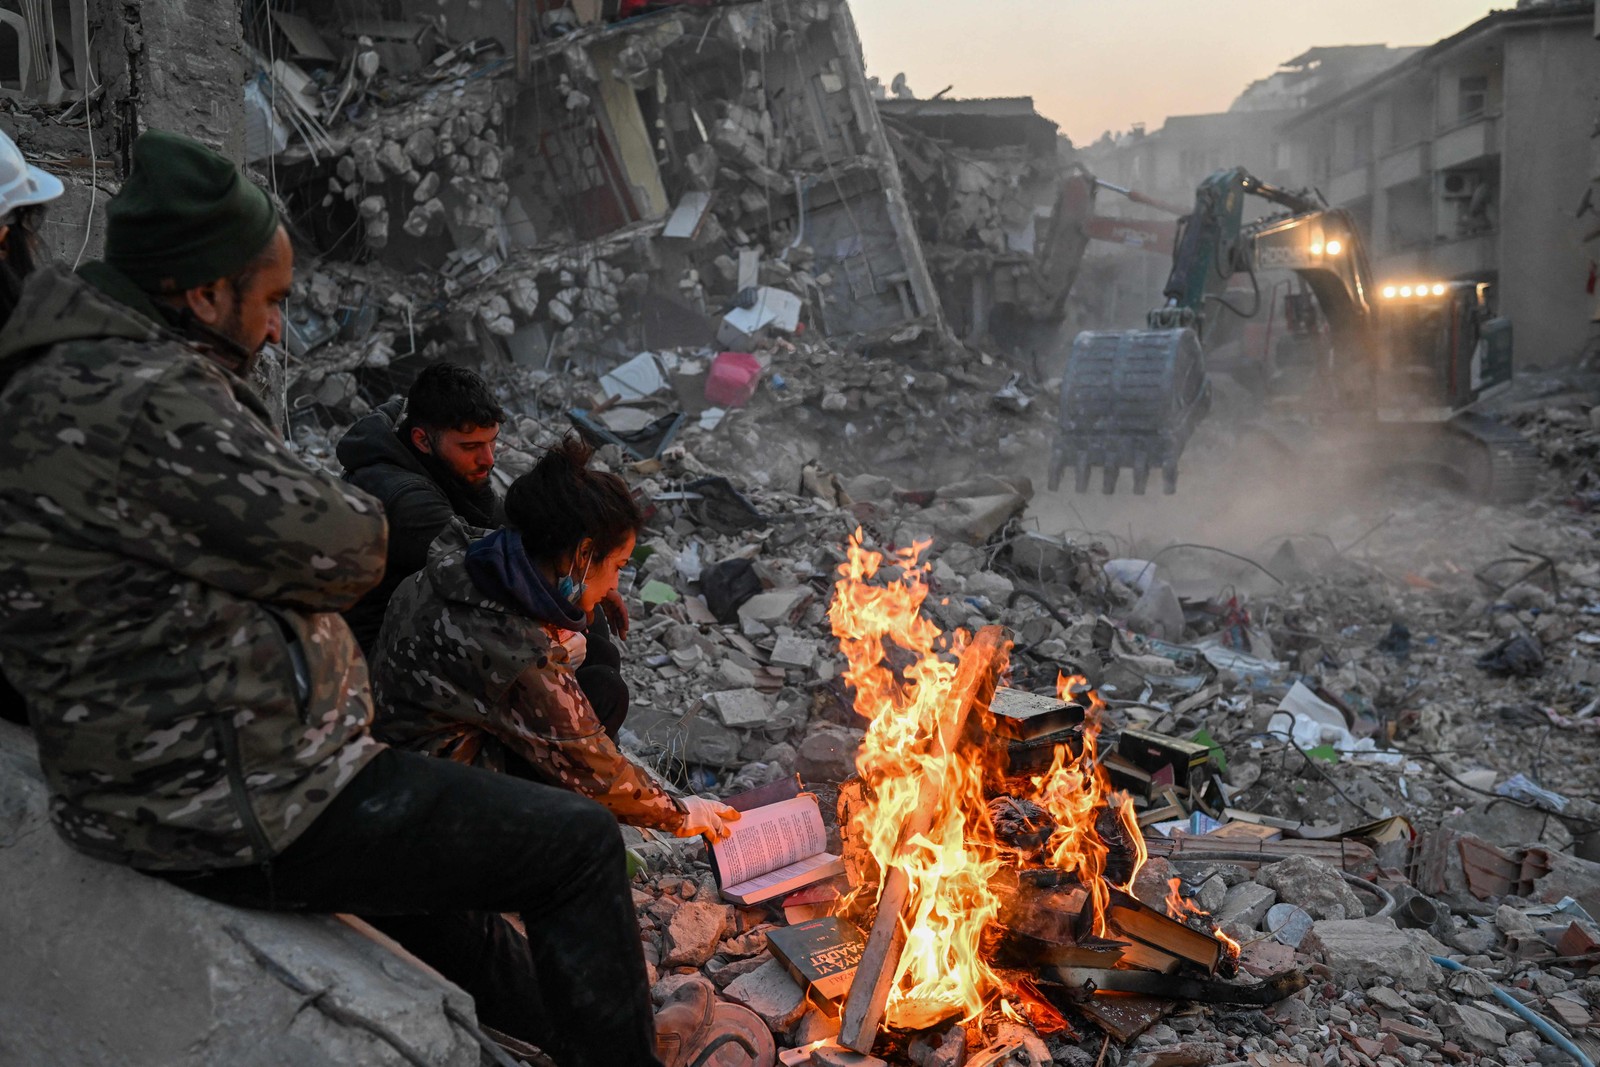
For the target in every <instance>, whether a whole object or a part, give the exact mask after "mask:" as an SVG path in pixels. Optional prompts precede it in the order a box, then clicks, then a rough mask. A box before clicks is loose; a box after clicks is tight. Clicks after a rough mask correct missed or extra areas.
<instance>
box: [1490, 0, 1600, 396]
mask: <svg viewBox="0 0 1600 1067" xmlns="http://www.w3.org/2000/svg"><path fill="white" fill-rule="evenodd" d="M1505 54H1506V69H1505V120H1504V130H1505V146H1504V153H1503V155H1502V159H1501V185H1500V228H1499V229H1500V286H1501V288H1500V296H1501V307H1502V309H1503V310H1504V312H1505V313H1506V314H1507V315H1508V316H1509V317H1510V318H1511V320H1512V323H1513V324H1514V327H1515V330H1516V358H1517V362H1518V365H1519V366H1522V367H1533V366H1552V365H1560V364H1563V363H1570V362H1572V361H1573V360H1575V359H1577V358H1578V357H1579V356H1580V354H1581V352H1582V349H1583V345H1584V342H1585V341H1586V339H1587V338H1588V337H1589V336H1590V335H1591V329H1592V327H1591V324H1590V314H1591V313H1592V310H1593V307H1594V303H1593V299H1592V298H1591V297H1590V296H1589V294H1588V293H1587V291H1586V285H1585V283H1586V281H1587V279H1588V273H1589V263H1590V259H1591V257H1592V256H1593V254H1594V249H1593V246H1592V245H1585V244H1583V242H1582V236H1583V233H1584V232H1585V230H1586V229H1588V228H1589V225H1588V224H1587V223H1586V221H1585V220H1584V219H1579V218H1576V217H1575V212H1576V211H1577V209H1578V204H1579V202H1580V201H1581V200H1582V198H1583V193H1584V187H1585V185H1586V184H1587V181H1588V176H1589V172H1590V146H1589V139H1588V137H1587V136H1586V134H1587V133H1588V132H1589V130H1590V128H1591V126H1592V125H1593V122H1594V117H1595V101H1596V98H1597V94H1600V41H1596V40H1595V39H1594V37H1593V36H1591V35H1590V33H1589V26H1588V25H1587V20H1586V19H1583V20H1567V21H1565V22H1562V23H1558V24H1555V25H1552V26H1547V27H1544V28H1540V29H1526V30H1514V31H1512V32H1511V33H1509V34H1507V36H1506V49H1505Z"/></svg>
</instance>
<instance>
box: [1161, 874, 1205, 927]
mask: <svg viewBox="0 0 1600 1067" xmlns="http://www.w3.org/2000/svg"><path fill="white" fill-rule="evenodd" d="M1182 887H1183V881H1182V880H1181V879H1178V878H1168V879H1167V899H1166V901H1165V903H1166V905H1167V915H1168V917H1170V918H1173V919H1177V920H1178V921H1179V922H1183V921H1184V920H1185V919H1187V918H1189V916H1191V915H1204V914H1205V912H1203V911H1201V910H1200V905H1198V904H1196V903H1195V902H1194V901H1192V900H1189V899H1187V898H1185V897H1184V895H1183V893H1182Z"/></svg>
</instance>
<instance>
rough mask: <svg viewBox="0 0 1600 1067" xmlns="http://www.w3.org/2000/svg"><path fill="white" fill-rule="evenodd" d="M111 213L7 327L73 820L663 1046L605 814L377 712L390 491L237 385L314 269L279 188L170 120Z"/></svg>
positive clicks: (639, 1047) (14, 429) (562, 1025)
mask: <svg viewBox="0 0 1600 1067" xmlns="http://www.w3.org/2000/svg"><path fill="white" fill-rule="evenodd" d="M106 218H107V229H106V255H105V261H104V262H102V263H95V264H90V265H89V266H86V267H85V268H84V269H83V270H82V271H81V272H80V273H79V274H76V275H75V274H73V273H71V272H69V271H67V270H65V269H63V268H60V267H53V268H50V269H47V270H43V271H37V272H35V273H34V274H33V275H32V276H30V277H29V279H28V280H27V282H26V285H25V286H24V288H23V291H22V295H21V299H20V301H19V303H18V306H17V309H16V311H15V313H14V314H13V315H12V317H11V319H10V320H9V321H8V322H7V323H6V324H5V326H4V327H3V328H0V669H3V671H4V674H5V676H6V677H8V678H10V679H11V680H12V681H13V682H15V683H16V685H17V687H18V688H19V689H20V690H22V691H23V693H24V694H26V696H27V701H28V710H29V716H30V719H31V722H32V725H33V728H34V731H35V733H36V735H37V737H38V742H39V759H40V763H41V764H42V766H43V769H44V773H45V778H46V781H47V783H48V785H49V789H50V794H51V817H52V819H53V821H54V823H55V826H56V829H57V830H58V831H59V832H60V834H61V835H62V837H64V838H65V839H66V841H67V842H68V843H69V844H71V845H73V846H74V847H76V848H77V849H79V850H81V851H83V852H87V853H89V854H91V855H93V856H97V857H100V858H102V859H105V860H109V861H111V862H115V863H121V864H126V865H129V866H133V867H136V868H139V869H141V870H144V871H148V872H151V873H154V874H158V875H160V876H162V877H165V878H167V879H169V880H171V881H173V882H176V883H177V884H179V885H182V886H185V887H187V888H189V889H191V890H193V891H195V892H198V893H202V894H205V895H207V896H210V897H213V898H215V899H219V900H223V901H228V902H232V903H237V904H243V905H246V906H259V907H270V908H278V909H299V910H308V911H341V912H342V911H350V912H356V913H358V914H362V915H367V916H374V917H384V916H389V917H395V921H396V922H397V923H398V924H399V925H401V926H403V927H404V929H405V930H406V931H407V934H408V935H409V938H410V939H409V940H408V941H407V943H408V944H411V945H413V946H414V950H415V951H417V952H418V954H419V955H422V956H423V957H424V958H425V959H428V960H429V962H432V963H434V965H435V966H436V967H438V968H439V969H440V970H441V971H443V972H444V973H445V974H446V975H447V976H449V977H452V978H454V979H455V980H456V981H458V982H459V983H460V984H462V985H463V986H465V987H466V988H467V989H468V991H469V992H471V993H473V994H474V996H475V997H476V998H477V1001H478V1010H479V1016H480V1018H481V1019H483V1020H484V1021H485V1022H487V1023H488V1024H489V1025H491V1026H494V1027H496V1028H497V1029H500V1030H503V1031H506V1032H508V1033H511V1034H513V1035H515V1036H518V1037H522V1038H524V1039H525V1040H530V1041H533V1042H534V1043H536V1044H539V1045H541V1046H542V1047H544V1049H545V1050H546V1051H547V1052H548V1053H550V1054H551V1055H552V1056H553V1057H554V1058H555V1059H556V1060H557V1061H558V1062H560V1063H562V1064H564V1065H569V1067H581V1065H585V1064H593V1065H599V1064H608V1065H609V1064H621V1063H629V1064H646V1065H650V1064H654V1063H656V1059H655V1056H654V1051H653V1036H652V1029H651V1018H650V1014H649V998H648V993H647V990H646V985H645V967H644V960H643V956H642V952H641V948H640V943H639V937H638V929H637V926H636V924H635V917H634V913H633V905H632V901H631V898H630V894H629V889H628V884H627V876H626V870H625V863H624V853H623V847H622V840H621V836H620V834H619V833H618V830H617V825H616V822H615V820H614V819H613V818H612V816H611V815H610V814H609V813H608V812H606V811H605V810H604V809H603V808H601V807H600V806H599V805H597V804H595V803H594V802H593V801H590V800H588V799H586V798H583V797H580V796H578V795H576V794H574V793H571V792H568V791H566V790H560V789H553V788H549V787H546V786H541V785H536V784H534V783H532V782H528V781H524V780H521V779H517V778H513V777H511V776H509V775H500V774H494V773H492V772H488V771H481V770H478V769H476V768H472V767H467V766H464V765H462V764H457V763H452V762H449V761H447V760H439V759H433V758H430V757H427V756H421V755H415V754H412V753H407V752H397V751H394V750H392V749H389V748H387V747H385V746H383V745H381V744H378V743H377V742H376V741H374V740H373V739H372V738H371V737H370V735H369V734H368V729H367V728H368V723H369V721H370V719H371V716H372V698H371V693H370V688H369V685H368V681H367V668H366V663H365V661H364V660H363V659H362V657H361V654H360V652H359V650H358V649H357V647H356V643H355V640H354V638H353V637H352V635H351V633H350V630H349V627H348V626H346V625H345V623H344V620H343V619H342V618H341V617H340V615H339V612H341V611H343V610H345V609H346V608H348V607H349V606H350V605H351V604H353V603H354V602H355V601H356V600H357V599H358V598H359V597H360V596H361V595H362V594H363V593H365V592H366V591H367V590H368V589H370V588H372V586H374V585H375V584H376V583H377V582H378V580H379V578H380V577H381V576H382V573H383V563H384V551H385V542H386V537H387V531H386V527H385V522H384V517H383V514H382V512H381V511H380V510H379V507H378V504H377V502H376V501H375V500H374V499H373V498H371V497H369V496H367V495H366V494H365V493H362V492H361V491H360V490H358V489H355V488H354V487H352V486H350V485H349V484H347V483H344V482H341V481H338V480H337V479H334V478H332V477H329V476H327V475H325V474H323V473H321V472H318V471H314V470H312V469H311V468H310V467H308V466H306V465H305V464H304V463H302V462H301V461H300V460H299V459H298V458H296V457H295V455H294V454H293V453H292V452H291V451H290V450H289V449H288V448H287V447H286V446H285V445H284V443H283V441H282V440H281V439H279V438H278V436H277V435H276V434H275V433H274V432H273V431H272V430H271V429H270V428H269V421H268V413H267V411H266V409H265V407H264V406H263V405H262V403H261V401H260V400H259V399H258V398H257V397H256V395H255V394H254V392H253V391H252V390H251V389H250V388H249V386H248V385H247V383H246V380H245V375H246V374H247V372H248V371H249V369H250V365H251V362H252V360H253V359H254V358H255V356H256V354H257V353H258V352H259V351H260V349H261V347H262V345H263V344H265V343H267V342H269V341H276V340H277V339H278V338H279V336H280V334H281V332H282V316H281V311H280V304H281V302H282V301H283V299H284V298H285V297H286V295H287V294H288V292H289V289H290V285H291V282H292V278H293V252H292V249H291V247H290V244H289V239H288V236H287V235H286V233H285V231H284V228H283V226H282V225H281V224H280V222H279V220H278V215H277V212H276V211H275V209H274V208H273V205H272V201H271V199H270V198H269V197H268V196H267V195H266V193H264V192H263V191H262V190H261V189H259V188H258V187H257V186H255V185H254V184H253V183H251V182H250V181H248V180H247V179H246V178H245V177H244V176H243V175H242V174H240V172H239V170H238V168H237V167H236V166H234V165H233V164H232V163H230V162H229V161H228V160H226V159H224V158H223V157H221V156H219V155H217V154H216V153H214V152H212V151H211V150H210V149H208V148H205V147H204V146H202V145H200V144H197V143H196V142H194V141H191V140H189V139H188V138H185V137H179V136H176V135H173V134H167V133H160V132H154V131H152V132H150V133H147V134H145V135H144V136H142V137H140V138H139V140H138V141H137V142H135V144H134V147H133V168H132V172H131V173H130V174H129V176H128V179H127V181H126V182H125V183H124V185H123V187H122V191H121V192H120V193H119V194H118V195H117V196H116V197H115V198H114V199H113V200H112V201H111V203H110V205H109V207H108V208H107V210H106ZM506 911H516V912H520V913H521V914H522V917H523V921H524V925H525V927H526V929H527V937H526V939H525V940H523V939H521V938H520V937H518V938H515V939H513V938H510V937H509V936H507V932H506V928H505V926H504V924H503V923H501V922H500V921H499V915H498V913H500V912H506ZM379 921H380V922H381V921H384V920H382V919H381V918H380V920H379ZM535 975H539V976H543V977H544V979H545V980H544V981H535V979H534V976H535Z"/></svg>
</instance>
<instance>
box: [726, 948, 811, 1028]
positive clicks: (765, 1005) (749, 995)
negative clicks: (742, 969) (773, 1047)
mask: <svg viewBox="0 0 1600 1067" xmlns="http://www.w3.org/2000/svg"><path fill="white" fill-rule="evenodd" d="M723 995H724V996H726V997H727V998H728V999H729V1000H732V1001H737V1002H738V1003H740V1004H743V1005H744V1006H745V1007H747V1008H749V1009H750V1010H751V1011H753V1012H755V1013H756V1014H757V1015H759V1016H761V1021H762V1022H764V1023H766V1024H767V1026H769V1027H770V1028H771V1029H772V1032H773V1033H783V1032H784V1031H786V1030H788V1029H789V1027H791V1026H793V1025H794V1024H795V1023H797V1022H799V1021H800V1016H801V1015H803V1014H805V1010H806V998H805V992H804V991H803V990H802V989H801V988H800V985H799V983H797V982H796V981H795V980H794V979H793V978H791V977H790V976H789V972H788V971H786V970H784V967H783V964H781V963H779V962H778V961H777V960H768V961H767V962H766V963H764V964H762V965H761V966H760V967H757V968H756V969H755V970H753V971H751V972H750V973H749V974H745V975H740V976H739V977H738V978H736V979H734V980H733V981H732V982H731V983H729V985H728V988H727V989H725V990H723Z"/></svg>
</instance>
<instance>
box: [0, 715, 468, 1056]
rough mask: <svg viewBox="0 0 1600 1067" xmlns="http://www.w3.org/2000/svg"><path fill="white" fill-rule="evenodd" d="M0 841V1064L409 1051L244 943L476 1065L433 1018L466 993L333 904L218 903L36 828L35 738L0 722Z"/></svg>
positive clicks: (429, 1049) (450, 1026)
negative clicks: (291, 910) (284, 975)
mask: <svg viewBox="0 0 1600 1067" xmlns="http://www.w3.org/2000/svg"><path fill="white" fill-rule="evenodd" d="M0 843H4V845H5V847H3V848H0V894H4V898H5V900H6V902H7V905H6V907H5V908H4V909H0V944H4V945H5V946H6V966H5V967H4V968H0V1004H3V1005H4V1006H5V1009H4V1014H5V1017H6V1020H7V1021H6V1023H5V1025H4V1026H3V1027H0V1062H4V1063H71V1064H74V1065H83V1067H118V1065H123V1064H129V1063H160V1064H170V1065H175V1067H213V1065H216V1064H244V1063H249V1064H289V1063H293V1064H297V1065H299V1064H306V1065H313V1067H335V1065H337V1064H347V1063H362V1064H381V1065H389V1064H392V1065H396V1067H398V1065H401V1064H404V1063H406V1062H407V1061H406V1059H405V1058H404V1057H403V1056H402V1055H401V1054H400V1053H399V1052H397V1051H396V1050H395V1049H394V1048H393V1047H391V1046H390V1045H388V1044H385V1043H384V1042H383V1041H381V1040H379V1039H378V1038H376V1037H375V1036H373V1034H371V1033H370V1032H368V1031H366V1030H361V1029H356V1028H353V1027H350V1026H346V1025H343V1024H340V1023H336V1022H334V1021H332V1020H331V1019H330V1018H329V1017H328V1016H326V1015H324V1014H322V1013H321V1012H318V1011H316V1010H312V1009H311V1008H309V1007H308V1005H307V1003H306V999H305V997H304V996H303V995H301V994H299V993H297V992H295V991H294V990H292V989H290V988H288V987H287V986H285V985H284V984H283V983H282V982H280V981H279V980H278V979H277V978H275V977H274V976H273V975H272V973H271V972H270V971H268V970H267V969H266V968H265V967H264V966H263V964H262V963H261V962H258V959H257V956H258V955H259V956H260V957H262V958H269V959H271V960H272V961H274V963H276V964H277V965H279V966H281V967H282V968H283V969H284V970H285V971H287V972H289V973H290V974H293V975H296V976H299V977H301V978H302V979H304V980H305V981H306V982H308V983H310V984H312V985H314V986H316V987H317V988H319V989H325V990H326V993H325V994H324V996H325V997H326V999H328V1000H329V1001H331V1002H333V1003H337V1004H339V1005H340V1006H342V1007H344V1008H347V1009H349V1010H350V1011H352V1012H354V1013H356V1014H358V1015H360V1016H362V1017H364V1018H367V1019H370V1020H372V1021H373V1022H375V1023H378V1024H381V1025H382V1026H383V1027H384V1028H386V1029H387V1030H389V1031H390V1032H392V1033H393V1034H394V1035H395V1036H396V1037H397V1038H398V1039H399V1040H400V1041H402V1042H403V1043H404V1044H405V1045H406V1046H407V1047H408V1048H409V1049H411V1050H413V1052H414V1058H413V1059H412V1061H411V1062H427V1063H437V1064H441V1065H449V1067H476V1065H477V1064H478V1062H479V1059H478V1057H479V1049H478V1045H477V1043H476V1042H475V1041H474V1040H473V1039H472V1038H471V1037H470V1036H469V1035H468V1034H467V1033H466V1032H465V1031H464V1030H462V1029H460V1028H459V1027H458V1026H456V1025H455V1024H454V1023H452V1022H451V1021H450V1020H449V1019H448V1018H447V1017H446V1015H445V1008H446V1006H447V1005H448V1006H450V1007H452V1008H454V1009H456V1010H458V1011H460V1012H462V1013H463V1014H465V1015H467V1016H468V1017H471V1016H472V1014H473V1006H472V999H471V998H470V997H468V996H467V995H466V994H465V993H463V992H462V991H461V990H459V989H457V988H456V987H455V986H453V985H451V984H450V983H448V982H446V981H445V980H444V979H442V978H440V977H439V976H438V975H437V974H436V973H434V972H433V971H432V970H430V969H429V968H427V967H425V966H424V965H423V964H421V963H420V962H418V961H417V960H415V959H414V958H412V957H411V956H409V955H406V954H404V953H403V951H402V950H400V949H398V947H397V946H395V947H393V948H391V947H389V946H391V945H392V944H393V943H392V942H389V941H387V939H383V938H381V935H377V934H372V935H371V936H368V935H367V934H366V933H365V932H364V930H365V928H364V927H361V926H357V925H352V924H348V923H346V922H342V921H340V920H339V919H337V918H335V917H333V916H294V915H279V914H271V913H267V912H258V911H246V910H244V909H240V908H231V907H228V906H226V905H223V904H217V903H214V902H213V901H210V900H207V899H205V898H203V897H199V896H195V895H194V894H192V893H188V892H186V891H184V890H182V889H178V888H177V887H175V886H173V885H171V884H170V883H168V882H165V881H163V880H161V879H159V878H154V877H150V876H147V875H143V874H139V873H138V872H136V871H132V870H129V869H127V868H125V867H118V866H115V865H113V864H109V863H103V862H100V861H99V860H94V859H90V858H89V857H87V856H84V855H81V854H79V853H77V852H75V851H73V850H72V849H71V848H69V847H68V846H67V845H66V844H65V843H64V842H63V841H62V840H61V839H60V838H59V837H58V836H57V835H56V833H55V831H54V830H53V829H52V828H51V827H50V826H49V823H48V819H47V816H46V795H45V786H44V781H43V776H42V774H41V772H40V769H39V765H38V761H37V759H36V757H35V755H34V745H33V739H32V737H31V736H30V735H29V734H28V733H27V731H25V730H22V729H20V728H19V727H16V726H12V725H11V724H9V723H0ZM253 953H254V954H253ZM134 990H136V991H137V994H136V995H130V991H134Z"/></svg>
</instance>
